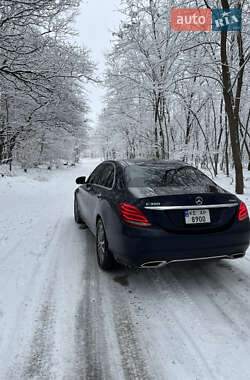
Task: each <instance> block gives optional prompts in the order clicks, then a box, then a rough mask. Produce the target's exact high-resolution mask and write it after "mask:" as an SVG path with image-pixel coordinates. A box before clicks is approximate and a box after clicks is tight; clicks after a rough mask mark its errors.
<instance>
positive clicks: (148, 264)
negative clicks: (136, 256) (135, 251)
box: [140, 261, 168, 268]
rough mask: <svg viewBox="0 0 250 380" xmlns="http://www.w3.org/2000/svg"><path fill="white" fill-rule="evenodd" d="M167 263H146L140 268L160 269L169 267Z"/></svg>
mask: <svg viewBox="0 0 250 380" xmlns="http://www.w3.org/2000/svg"><path fill="white" fill-rule="evenodd" d="M167 263H168V262H167V261H147V262H146V263H144V264H142V265H140V268H160V267H163V266H164V265H167Z"/></svg>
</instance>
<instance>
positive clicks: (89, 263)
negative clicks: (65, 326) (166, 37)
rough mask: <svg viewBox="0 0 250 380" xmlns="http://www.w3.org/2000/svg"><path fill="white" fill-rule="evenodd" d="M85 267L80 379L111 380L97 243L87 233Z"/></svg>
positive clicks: (78, 336)
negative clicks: (96, 252)
mask: <svg viewBox="0 0 250 380" xmlns="http://www.w3.org/2000/svg"><path fill="white" fill-rule="evenodd" d="M85 237H86V241H87V244H86V252H85V253H84V254H85V255H86V263H85V268H84V269H83V273H82V281H83V296H82V299H81V300H80V302H79V305H78V311H77V315H78V318H77V323H76V330H75V347H76V366H77V368H78V371H77V372H78V379H84V380H85V379H88V380H97V379H100V380H105V379H107V380H110V379H111V378H112V377H111V374H110V369H109V367H110V363H109V360H108V344H107V342H106V338H105V325H104V310H103V307H104V305H103V299H102V292H101V288H100V270H99V269H98V268H97V263H96V258H95V247H94V239H93V236H92V235H91V233H90V232H89V231H86V235H85Z"/></svg>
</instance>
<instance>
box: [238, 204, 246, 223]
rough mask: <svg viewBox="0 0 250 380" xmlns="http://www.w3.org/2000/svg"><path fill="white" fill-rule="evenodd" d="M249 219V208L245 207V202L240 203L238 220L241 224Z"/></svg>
mask: <svg viewBox="0 0 250 380" xmlns="http://www.w3.org/2000/svg"><path fill="white" fill-rule="evenodd" d="M247 218H248V212H247V206H246V205H245V203H244V202H240V208H239V215H238V219H239V221H240V222H241V221H242V220H245V219H247Z"/></svg>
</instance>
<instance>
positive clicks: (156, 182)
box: [125, 165, 220, 191]
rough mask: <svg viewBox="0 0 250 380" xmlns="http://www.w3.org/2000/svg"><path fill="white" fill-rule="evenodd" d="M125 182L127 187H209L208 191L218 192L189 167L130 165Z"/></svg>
mask: <svg viewBox="0 0 250 380" xmlns="http://www.w3.org/2000/svg"><path fill="white" fill-rule="evenodd" d="M125 180H126V184H127V187H171V188H177V189H180V188H189V189H190V188H192V187H209V191H219V190H220V188H219V187H218V186H217V185H216V184H215V183H214V182H213V181H212V180H210V179H209V178H208V177H207V176H206V175H205V174H203V173H202V172H200V171H199V170H198V169H195V168H193V167H190V166H183V167H179V168H166V167H159V166H139V165H132V166H129V167H127V168H126V169H125Z"/></svg>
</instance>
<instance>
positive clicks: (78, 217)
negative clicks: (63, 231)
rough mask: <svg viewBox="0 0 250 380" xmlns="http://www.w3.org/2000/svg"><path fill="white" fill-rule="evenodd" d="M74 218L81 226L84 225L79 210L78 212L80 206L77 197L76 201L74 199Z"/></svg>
mask: <svg viewBox="0 0 250 380" xmlns="http://www.w3.org/2000/svg"><path fill="white" fill-rule="evenodd" d="M74 218H75V222H76V223H77V224H81V223H82V219H81V218H80V215H79V210H78V204H77V199H76V196H75V199H74Z"/></svg>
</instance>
